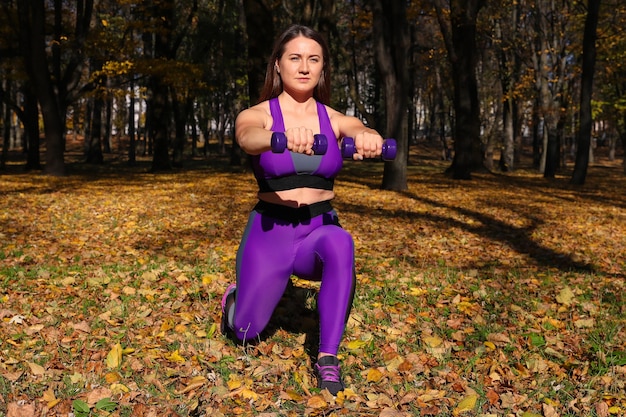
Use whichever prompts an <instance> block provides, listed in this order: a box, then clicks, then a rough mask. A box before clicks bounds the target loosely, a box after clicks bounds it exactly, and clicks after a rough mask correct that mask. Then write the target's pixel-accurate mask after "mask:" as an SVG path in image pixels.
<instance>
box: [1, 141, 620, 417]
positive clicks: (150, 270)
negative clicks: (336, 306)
mask: <svg viewBox="0 0 626 417" xmlns="http://www.w3.org/2000/svg"><path fill="white" fill-rule="evenodd" d="M81 149H82V148H81V146H80V143H75V144H74V147H70V152H69V153H68V168H69V169H68V171H69V175H68V176H66V177H63V178H53V177H47V176H44V175H42V174H41V173H39V172H31V173H25V172H23V170H22V168H21V164H23V163H21V162H19V163H18V162H16V159H17V158H16V156H15V155H13V154H12V155H11V160H10V161H9V165H8V167H7V169H6V170H5V171H4V172H0V190H1V198H0V278H1V280H0V283H1V286H0V316H1V318H2V321H1V322H0V415H8V416H13V417H17V416H41V415H46V416H68V415H70V413H72V415H74V416H77V417H87V416H107V415H111V416H146V417H147V416H232V415H242V416H252V415H258V416H265V417H270V416H382V417H395V416H425V415H432V416H460V415H467V416H476V415H480V416H523V417H533V416H545V417H554V416H613V415H614V416H618V415H624V414H625V413H626V387H625V384H626V329H625V328H624V326H625V324H626V304H625V296H624V290H625V288H624V287H625V285H626V283H625V277H626V259H625V258H626V256H625V255H624V254H625V253H626V192H625V190H626V176H624V174H623V168H622V166H621V161H622V155H618V160H617V161H608V159H607V158H606V154H605V152H604V150H603V148H598V150H597V152H596V162H595V164H594V165H593V166H591V167H590V169H589V173H588V176H587V182H586V184H585V185H584V186H582V187H574V186H572V185H570V184H569V175H570V174H571V169H572V166H571V165H569V166H567V167H565V168H564V169H563V170H562V172H560V173H559V174H558V175H557V177H556V178H555V179H550V180H547V179H544V178H543V177H542V175H541V174H539V173H537V172H536V171H534V170H533V169H531V168H530V161H529V156H528V155H525V159H524V160H523V161H522V165H521V168H520V169H518V170H515V171H513V172H510V173H498V172H495V173H487V172H485V173H477V174H475V175H474V179H473V180H471V181H454V180H451V179H450V178H448V177H447V176H446V175H444V174H443V172H444V170H445V168H446V167H447V166H449V164H450V162H449V161H443V160H442V159H441V157H440V154H441V153H440V149H439V148H438V147H437V146H426V145H425V144H422V143H420V144H419V145H418V146H416V147H413V148H412V153H411V158H410V166H409V177H408V190H407V191H405V192H392V191H382V190H380V184H381V179H382V170H383V164H382V163H380V162H360V163H357V162H346V164H345V169H344V171H343V172H342V174H341V176H340V177H339V178H338V180H337V183H336V192H337V197H336V199H335V201H334V206H335V208H336V209H337V211H338V213H339V216H340V219H341V223H342V226H343V227H344V228H345V229H347V230H348V231H350V232H351V233H352V235H353V237H354V240H355V243H356V257H357V272H358V288H357V293H356V297H355V303H354V308H353V310H352V314H351V316H350V320H349V322H348V326H347V330H346V334H345V339H344V343H343V345H342V347H341V350H340V355H341V359H342V364H343V374H344V379H345V382H346V385H347V387H348V389H347V390H346V391H345V392H344V393H342V394H340V395H339V396H338V397H337V398H333V397H332V396H330V395H329V394H328V393H327V392H320V391H319V390H317V388H316V385H315V380H314V378H313V376H312V374H311V364H312V359H311V358H312V356H314V355H315V353H316V338H317V318H316V312H315V293H316V286H315V284H313V283H310V282H307V281H303V280H299V279H296V278H294V280H293V285H292V286H290V288H289V289H288V290H287V292H286V294H285V296H284V298H283V300H282V302H281V304H280V305H279V307H278V309H277V311H276V314H275V316H274V318H273V320H272V322H271V323H270V326H269V328H268V330H267V332H266V334H264V335H263V337H262V338H261V339H260V340H259V341H257V343H254V344H249V345H245V346H241V345H237V344H234V343H233V342H232V341H230V340H228V339H226V338H224V337H222V336H221V335H220V333H219V320H220V314H221V313H220V299H221V296H222V294H223V292H224V290H225V288H226V287H227V285H228V284H229V283H230V282H232V281H233V280H234V264H235V253H236V250H237V245H238V243H239V239H240V238H241V234H242V232H243V227H244V225H245V221H246V219H247V215H248V212H249V210H250V209H251V207H252V206H253V205H254V202H255V194H256V184H255V182H254V180H253V177H252V174H251V172H250V171H249V170H248V169H247V168H246V167H230V166H229V165H228V156H220V155H217V154H216V153H215V152H214V151H213V152H211V153H210V154H209V157H208V158H207V159H205V158H202V157H197V158H193V159H189V160H187V161H185V166H184V167H183V168H182V169H175V170H172V171H171V172H167V173H151V172H150V163H149V158H148V157H143V156H140V158H139V161H138V164H136V165H135V166H133V167H130V166H128V165H127V164H126V163H125V162H124V161H125V156H124V155H120V154H113V155H106V161H107V162H106V163H105V164H103V165H99V166H89V165H85V164H82V163H80V162H78V161H80V159H81ZM260 297H262V294H260Z"/></svg>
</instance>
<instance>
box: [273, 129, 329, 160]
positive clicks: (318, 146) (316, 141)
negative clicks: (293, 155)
mask: <svg viewBox="0 0 626 417" xmlns="http://www.w3.org/2000/svg"><path fill="white" fill-rule="evenodd" d="M270 147H271V148H272V152H274V153H283V152H285V149H287V136H286V135H285V134H284V133H283V132H273V133H272V139H271V140H270ZM311 149H312V150H313V153H314V154H315V155H324V154H325V153H326V150H327V149H328V140H327V139H326V136H325V135H322V134H318V135H313V146H312V147H311Z"/></svg>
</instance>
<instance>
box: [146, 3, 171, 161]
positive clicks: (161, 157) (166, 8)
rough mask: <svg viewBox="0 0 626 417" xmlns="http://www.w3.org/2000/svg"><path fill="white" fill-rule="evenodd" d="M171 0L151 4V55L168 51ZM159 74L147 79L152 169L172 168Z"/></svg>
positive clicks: (166, 90) (166, 55) (164, 54)
mask: <svg viewBox="0 0 626 417" xmlns="http://www.w3.org/2000/svg"><path fill="white" fill-rule="evenodd" d="M174 3H175V2H174V0H166V1H162V2H159V3H156V4H155V5H154V6H153V11H154V13H155V14H154V16H155V17H157V18H158V21H159V22H160V27H159V28H157V29H158V30H156V31H155V33H154V58H155V59H162V58H163V59H169V58H171V55H172V50H171V45H170V43H171V42H172V30H173V28H172V24H173V21H174V8H175V4H174ZM162 78H163V77H162V76H161V75H159V74H152V75H151V76H150V81H149V83H148V85H149V88H150V94H151V100H150V112H151V115H150V116H151V120H150V130H151V132H152V135H151V136H152V138H153V140H154V144H153V146H154V154H153V156H152V171H153V172H154V171H167V170H170V169H172V165H171V162H170V158H169V142H170V140H169V127H170V117H171V114H172V113H171V111H170V106H169V104H170V103H169V92H170V91H169V88H168V86H167V85H166V84H165V82H164V81H163V79H162Z"/></svg>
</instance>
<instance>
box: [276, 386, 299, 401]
mask: <svg viewBox="0 0 626 417" xmlns="http://www.w3.org/2000/svg"><path fill="white" fill-rule="evenodd" d="M280 396H281V398H284V399H286V400H290V401H297V402H300V401H302V395H300V394H298V393H297V392H296V391H294V390H292V389H288V390H286V391H284V392H282V393H281V394H280Z"/></svg>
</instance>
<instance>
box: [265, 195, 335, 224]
mask: <svg viewBox="0 0 626 417" xmlns="http://www.w3.org/2000/svg"><path fill="white" fill-rule="evenodd" d="M332 209H333V206H332V205H331V204H330V201H328V200H326V201H320V202H318V203H313V204H309V205H306V206H300V207H297V208H296V207H288V206H283V205H282V204H273V203H268V202H267V201H263V200H260V201H259V202H258V203H257V204H256V206H254V210H255V211H256V212H258V213H261V214H264V215H267V216H270V217H274V218H276V219H281V220H287V221H290V222H302V221H306V220H310V219H312V218H313V217H316V216H319V215H320V214H324V213H328V212H329V211H331V210H332Z"/></svg>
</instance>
